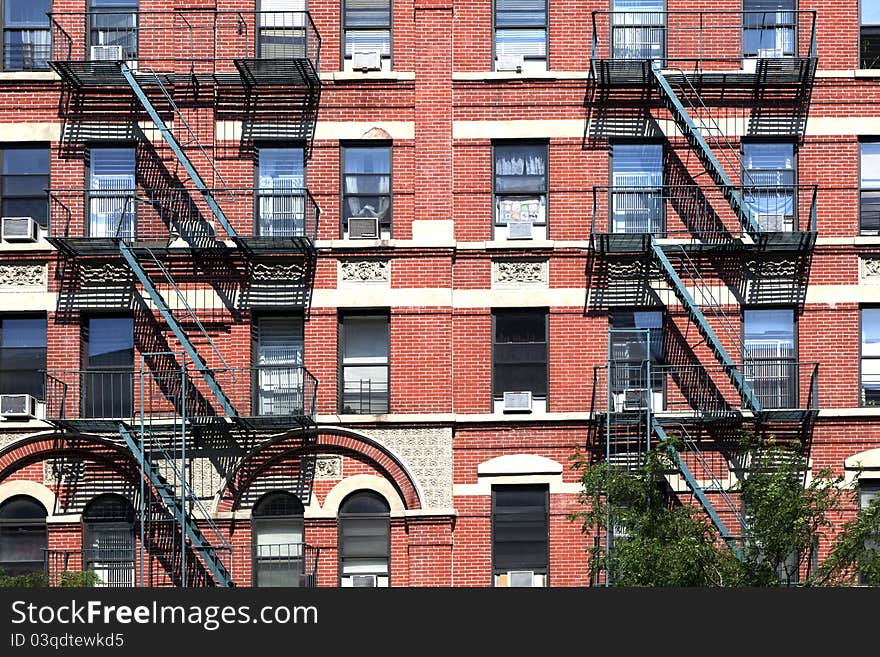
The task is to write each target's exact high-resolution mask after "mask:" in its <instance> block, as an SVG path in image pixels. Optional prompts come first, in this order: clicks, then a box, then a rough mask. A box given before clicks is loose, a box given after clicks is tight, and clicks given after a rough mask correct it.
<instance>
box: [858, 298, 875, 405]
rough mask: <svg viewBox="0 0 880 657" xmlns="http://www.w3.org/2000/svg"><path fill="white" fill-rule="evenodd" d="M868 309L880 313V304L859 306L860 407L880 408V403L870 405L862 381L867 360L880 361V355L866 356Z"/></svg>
mask: <svg viewBox="0 0 880 657" xmlns="http://www.w3.org/2000/svg"><path fill="white" fill-rule="evenodd" d="M866 310H873V311H876V312H877V313H878V314H880V306H872V305H864V306H859V407H860V408H880V404H877V405H876V406H875V405H869V404H868V403H866V400H865V389H864V386H863V383H862V376H863V367H862V366H863V365H864V362H865V361H866V360H876V361H878V362H880V355H877V356H865V353H864V352H865V341H864V333H863V328H864V312H865V311H866Z"/></svg>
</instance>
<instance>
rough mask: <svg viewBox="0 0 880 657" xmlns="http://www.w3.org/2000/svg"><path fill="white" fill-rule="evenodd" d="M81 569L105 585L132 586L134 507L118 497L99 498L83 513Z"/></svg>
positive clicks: (101, 496)
mask: <svg viewBox="0 0 880 657" xmlns="http://www.w3.org/2000/svg"><path fill="white" fill-rule="evenodd" d="M82 517H83V567H84V569H91V570H94V571H95V572H96V573H97V574H98V577H100V578H101V582H102V583H103V585H104V586H134V562H135V559H134V547H135V544H134V508H133V507H132V506H131V503H130V502H129V501H128V500H126V499H125V498H124V497H122V496H121V495H116V494H113V493H105V494H103V495H99V496H98V497H96V498H95V499H93V500H92V501H91V502H89V504H88V506H86V508H85V510H84V511H83V516H82Z"/></svg>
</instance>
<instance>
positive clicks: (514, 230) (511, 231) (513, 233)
mask: <svg viewBox="0 0 880 657" xmlns="http://www.w3.org/2000/svg"><path fill="white" fill-rule="evenodd" d="M507 239H509V240H530V239H532V222H531V221H508V222H507Z"/></svg>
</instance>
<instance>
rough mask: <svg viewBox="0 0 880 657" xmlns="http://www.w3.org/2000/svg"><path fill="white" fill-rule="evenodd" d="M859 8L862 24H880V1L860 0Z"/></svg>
mask: <svg viewBox="0 0 880 657" xmlns="http://www.w3.org/2000/svg"><path fill="white" fill-rule="evenodd" d="M859 9H860V20H861V23H862V25H880V1H878V0H860V1H859Z"/></svg>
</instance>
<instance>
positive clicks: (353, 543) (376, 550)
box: [339, 490, 391, 586]
mask: <svg viewBox="0 0 880 657" xmlns="http://www.w3.org/2000/svg"><path fill="white" fill-rule="evenodd" d="M390 512H391V508H390V507H389V506H388V502H387V501H386V500H385V498H384V497H382V496H381V495H379V494H378V493H374V492H371V491H365V490H362V491H357V492H355V493H352V494H351V495H349V496H348V497H346V498H345V499H344V500H343V501H342V504H341V505H340V506H339V569H340V570H339V573H340V585H341V586H388V584H389V562H390V560H391V516H390Z"/></svg>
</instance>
